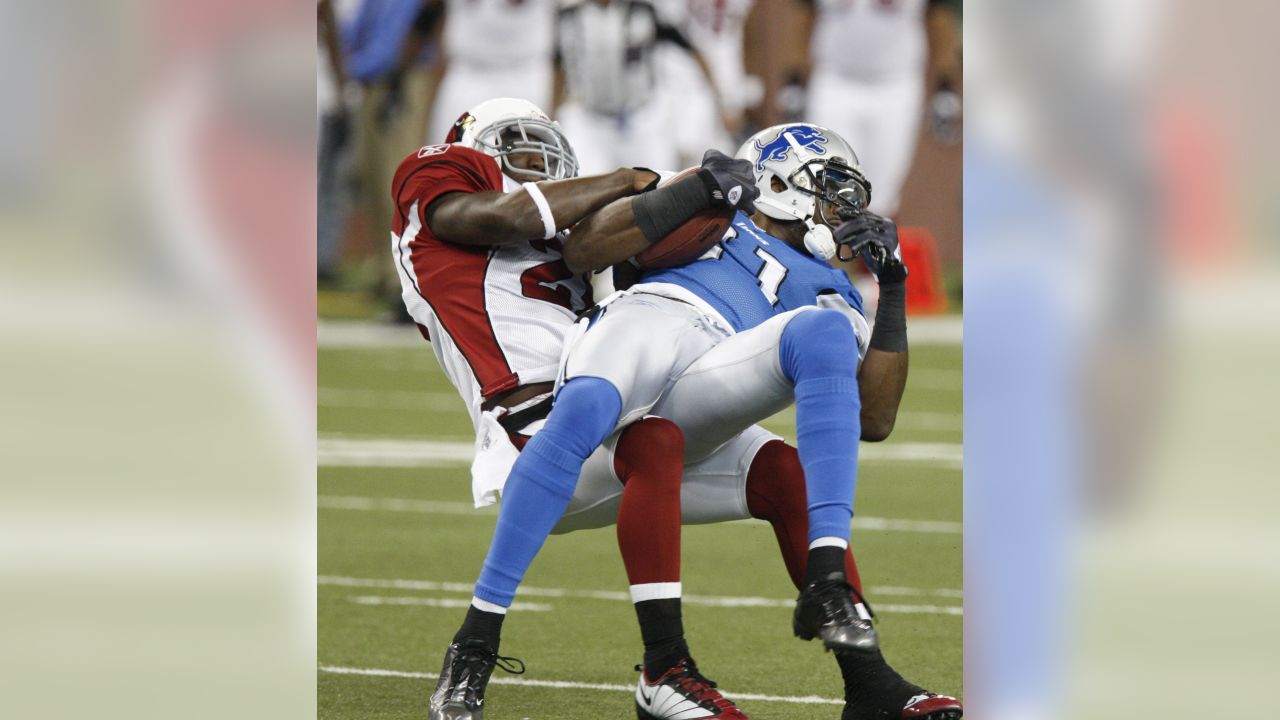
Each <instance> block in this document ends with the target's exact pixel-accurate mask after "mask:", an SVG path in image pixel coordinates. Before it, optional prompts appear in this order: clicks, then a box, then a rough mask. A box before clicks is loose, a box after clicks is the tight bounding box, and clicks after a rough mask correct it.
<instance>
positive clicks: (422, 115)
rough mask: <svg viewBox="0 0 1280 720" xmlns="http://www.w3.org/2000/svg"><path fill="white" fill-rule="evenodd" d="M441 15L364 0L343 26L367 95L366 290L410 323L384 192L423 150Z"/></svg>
mask: <svg viewBox="0 0 1280 720" xmlns="http://www.w3.org/2000/svg"><path fill="white" fill-rule="evenodd" d="M440 14H441V11H440V5H439V0H364V2H363V3H361V4H360V6H359V7H358V9H356V11H355V14H354V16H353V17H352V19H351V21H350V22H348V23H346V24H344V26H343V28H342V30H343V32H342V47H343V51H344V60H345V62H346V69H347V74H348V76H349V77H350V78H352V79H354V80H357V81H358V82H359V83H360V85H361V88H362V91H363V92H362V94H361V99H360V109H359V111H358V113H357V116H356V126H355V130H356V138H355V140H356V147H355V150H356V158H357V163H358V165H359V172H360V179H359V185H360V197H361V205H362V208H361V210H362V214H361V219H362V221H363V222H362V223H360V224H359V226H358V227H359V228H360V230H359V232H358V234H359V236H360V245H361V248H360V249H361V251H363V252H364V253H368V255H369V260H370V263H371V265H370V268H371V275H372V277H370V278H368V279H367V280H365V285H366V289H367V290H368V291H369V292H370V293H371V294H372V295H373V298H374V300H375V302H376V304H378V305H379V306H381V307H383V308H389V309H390V310H391V312H392V315H393V317H398V318H404V312H403V309H402V305H401V303H400V298H399V295H400V291H399V282H398V281H397V280H396V277H395V275H394V273H392V272H391V267H392V266H391V263H390V259H389V257H388V256H387V254H386V253H387V250H386V247H387V245H386V219H387V218H388V217H390V216H391V213H392V211H393V210H394V207H393V206H392V204H391V203H390V201H389V199H388V197H387V194H386V191H385V189H384V188H385V186H386V179H387V178H388V177H390V176H391V175H392V174H394V173H395V169H396V167H397V165H399V163H400V160H401V159H402V158H403V157H404V156H405V153H408V152H410V151H411V150H413V149H414V148H417V147H419V146H421V145H422V128H423V125H424V123H425V122H426V116H427V107H428V105H429V103H430V98H431V96H432V94H433V92H434V89H435V88H434V85H435V76H434V74H433V70H432V68H433V67H434V66H433V63H434V62H435V60H436V56H437V54H438V43H437V41H436V37H437V35H438V27H439V19H440Z"/></svg>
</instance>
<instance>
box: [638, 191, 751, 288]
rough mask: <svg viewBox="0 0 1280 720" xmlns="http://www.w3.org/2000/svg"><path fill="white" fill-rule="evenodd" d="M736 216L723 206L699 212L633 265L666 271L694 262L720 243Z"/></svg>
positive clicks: (647, 251)
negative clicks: (664, 269)
mask: <svg viewBox="0 0 1280 720" xmlns="http://www.w3.org/2000/svg"><path fill="white" fill-rule="evenodd" d="M700 169H701V168H696V167H693V168H689V169H688V170H685V171H683V172H681V173H679V174H677V175H675V176H674V177H672V178H671V179H670V180H667V182H665V183H662V184H663V185H667V184H670V183H676V182H680V181H681V180H684V179H685V178H688V177H691V176H693V175H695V174H697V173H698V172H699V170H700ZM752 189H754V186H752ZM736 212H737V210H735V209H734V207H731V206H727V205H712V206H711V207H709V208H707V209H705V210H701V211H699V212H698V213H697V214H696V215H694V216H693V217H691V218H689V219H688V220H686V221H685V222H684V224H682V225H680V227H677V228H676V229H675V230H672V231H671V232H670V233H668V234H667V236H666V237H664V238H662V239H661V240H659V241H658V242H655V243H654V244H652V245H650V246H649V247H647V248H645V249H644V250H643V251H642V252H640V253H639V254H638V255H636V257H635V260H636V264H638V265H639V266H640V267H642V268H668V267H676V266H679V265H684V264H686V263H689V262H692V261H694V260H696V259H698V258H699V257H701V256H702V255H703V253H705V252H707V251H708V250H710V249H711V248H713V247H715V245H716V243H718V242H720V239H721V238H723V237H724V234H725V232H726V231H727V230H728V229H729V225H730V223H732V222H733V216H734V214H735V213H736Z"/></svg>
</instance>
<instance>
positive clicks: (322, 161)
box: [316, 0, 351, 285]
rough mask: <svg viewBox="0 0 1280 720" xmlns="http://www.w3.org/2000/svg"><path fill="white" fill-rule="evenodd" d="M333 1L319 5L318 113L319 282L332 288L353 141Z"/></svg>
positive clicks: (322, 0)
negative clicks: (345, 165)
mask: <svg viewBox="0 0 1280 720" xmlns="http://www.w3.org/2000/svg"><path fill="white" fill-rule="evenodd" d="M333 6H334V3H333V2H332V0H319V2H318V3H317V5H316V10H317V17H316V28H317V30H318V31H319V39H320V50H321V52H320V58H319V60H318V62H316V113H317V115H318V120H319V126H320V127H319V137H318V140H317V150H316V198H317V205H316V280H317V283H318V284H319V285H328V284H331V283H333V282H334V281H335V280H336V279H337V276H338V264H339V261H340V260H341V254H342V235H343V232H344V231H345V229H346V224H347V212H346V211H347V204H348V201H349V199H350V198H349V197H348V193H347V192H346V190H347V188H346V183H345V179H346V178H345V177H344V175H345V174H344V173H343V169H344V161H345V159H346V157H347V153H346V152H345V151H346V150H347V148H348V145H349V143H348V141H349V140H350V139H351V117H350V112H349V111H348V109H347V90H348V89H349V86H348V84H347V73H346V68H345V67H344V64H345V63H344V62H343V58H342V43H341V41H340V40H339V39H338V32H339V31H338V18H337V12H336V11H335V10H334V7H333Z"/></svg>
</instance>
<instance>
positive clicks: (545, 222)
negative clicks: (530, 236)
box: [520, 182, 556, 240]
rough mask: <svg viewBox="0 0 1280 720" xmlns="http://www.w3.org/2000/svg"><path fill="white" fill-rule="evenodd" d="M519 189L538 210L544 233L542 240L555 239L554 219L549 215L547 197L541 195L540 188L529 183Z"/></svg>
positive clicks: (549, 209) (549, 207) (549, 208)
mask: <svg viewBox="0 0 1280 720" xmlns="http://www.w3.org/2000/svg"><path fill="white" fill-rule="evenodd" d="M520 187H522V188H524V190H525V192H527V193H529V197H531V198H533V204H534V205H535V206H536V207H537V208H538V215H540V216H542V229H543V231H545V233H546V234H545V235H543V236H542V239H543V240H550V239H551V238H553V237H555V236H556V219H555V217H553V216H552V215H551V206H550V205H548V204H547V197H546V196H545V195H543V194H542V188H540V187H538V186H537V185H536V184H535V183H531V182H527V183H524V184H523V185H521V186H520Z"/></svg>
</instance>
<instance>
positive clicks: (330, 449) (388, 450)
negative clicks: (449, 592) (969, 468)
mask: <svg viewBox="0 0 1280 720" xmlns="http://www.w3.org/2000/svg"><path fill="white" fill-rule="evenodd" d="M473 456H474V445H473V443H472V442H470V441H465V440H415V439H413V438H392V437H355V436H349V435H321V436H320V437H319V438H317V443H316V463H317V464H318V465H320V466H321V467H400V468H413V467H442V466H449V465H469V464H471V460H472V457H473ZM858 459H859V460H865V461H868V462H919V463H928V464H932V465H939V466H942V467H947V468H952V469H960V468H961V467H963V465H964V448H963V446H962V445H961V444H960V443H927V442H900V443H895V442H890V443H863V444H862V446H861V447H860V448H859V450H858Z"/></svg>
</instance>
